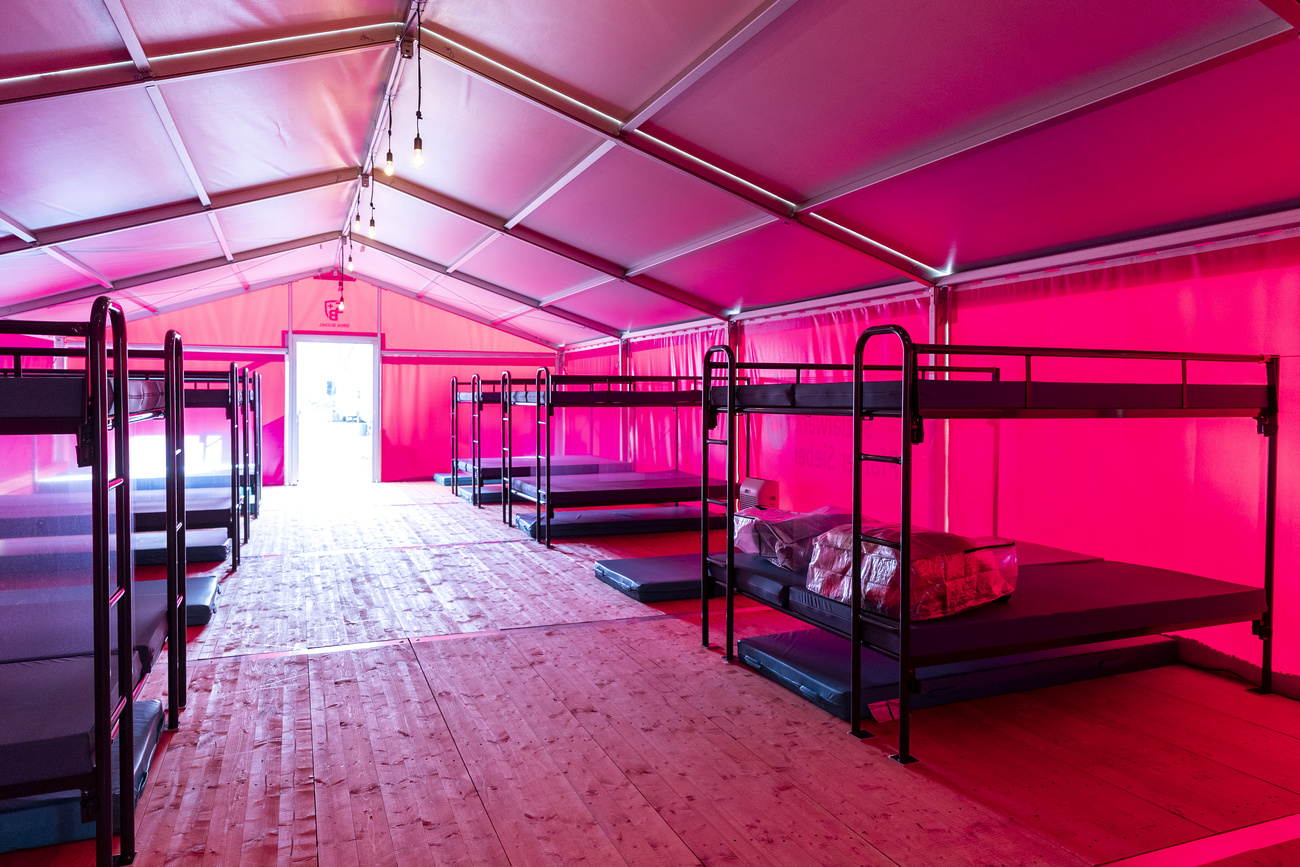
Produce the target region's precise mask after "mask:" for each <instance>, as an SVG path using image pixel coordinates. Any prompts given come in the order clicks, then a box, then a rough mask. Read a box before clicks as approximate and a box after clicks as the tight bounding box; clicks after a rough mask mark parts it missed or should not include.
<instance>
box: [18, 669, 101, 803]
mask: <svg viewBox="0 0 1300 867" xmlns="http://www.w3.org/2000/svg"><path fill="white" fill-rule="evenodd" d="M112 675H113V677H112V683H113V701H114V703H116V701H117V696H118V690H117V665H116V662H115V663H114V665H113V666H112ZM94 678H95V672H94V660H93V659H92V658H91V657H89V656H70V657H61V658H58V659H38V660H30V661H27V662H9V663H4V664H0V695H3V696H4V697H5V712H4V713H3V714H0V786H8V785H28V784H39V783H40V782H41V781H43V780H52V779H60V778H63V777H73V776H81V775H85V774H89V773H90V772H91V770H92V769H93V767H94V748H95V711H94V688H95V679H94Z"/></svg>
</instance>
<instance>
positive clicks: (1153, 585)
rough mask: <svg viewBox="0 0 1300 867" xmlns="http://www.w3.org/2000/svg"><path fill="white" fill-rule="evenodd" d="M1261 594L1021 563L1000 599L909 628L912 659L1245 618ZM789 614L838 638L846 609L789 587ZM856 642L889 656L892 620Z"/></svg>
mask: <svg viewBox="0 0 1300 867" xmlns="http://www.w3.org/2000/svg"><path fill="white" fill-rule="evenodd" d="M1264 607H1265V606H1264V591H1263V590H1262V589H1260V588H1257V587H1247V586H1244V585H1241V584H1230V583H1228V582H1226V581H1216V580H1214V579H1211V578H1202V577H1200V576H1197V575H1188V574H1186V573H1183V572H1173V571H1170V570H1167V569H1155V568H1152V567H1149V566H1138V565H1135V564H1132V563H1118V562H1114V561H1110V560H1097V561H1089V562H1082V563H1052V564H1044V565H1026V566H1021V567H1020V569H1019V576H1018V578H1017V583H1016V591H1015V592H1014V593H1013V594H1011V596H1009V597H1006V599H1005V600H1003V601H1000V602H995V603H993V604H990V605H985V606H983V607H981V608H976V609H973V610H971V611H965V612H962V613H961V614H957V615H954V616H952V617H944V618H939V619H937V620H925V621H919V622H916V623H913V625H912V630H911V636H912V645H911V648H912V653H913V654H914V655H915V656H917V657H933V658H934V660H933V661H936V662H938V661H943V658H944V657H953V656H956V655H960V654H978V653H1005V652H1009V651H1011V650H1014V649H1022V648H1027V647H1030V646H1034V645H1037V646H1042V647H1047V646H1052V645H1058V646H1059V645H1062V644H1066V643H1072V642H1073V643H1079V642H1085V641H1101V640H1106V639H1109V638H1116V637H1121V636H1125V635H1137V634H1141V633H1144V632H1147V633H1149V632H1166V631H1172V630H1175V629H1188V628H1192V627H1195V626H1203V625H1210V624H1216V623H1229V622H1235V621H1243V620H1254V619H1257V618H1258V617H1260V616H1261V615H1262V614H1263V611H1264ZM789 610H790V611H791V612H793V613H794V614H796V615H798V616H800V617H803V618H806V619H808V620H810V621H812V622H814V623H818V624H823V625H826V626H828V627H829V628H831V629H833V630H838V631H840V632H842V633H847V632H848V630H849V628H850V618H849V606H848V605H845V604H844V603H841V602H836V601H834V600H831V599H827V598H826V597H824V596H818V595H817V594H815V593H812V592H810V591H808V590H807V589H805V588H803V587H792V588H791V589H790V591H789ZM864 622H865V626H864V628H865V632H864V635H865V640H866V641H867V642H868V643H869V644H871V645H872V646H875V647H878V648H880V649H882V650H884V651H885V652H886V653H896V652H897V651H898V634H897V624H896V623H895V622H891V621H889V620H888V619H886V618H880V617H868V618H867V619H866V620H865V621H864Z"/></svg>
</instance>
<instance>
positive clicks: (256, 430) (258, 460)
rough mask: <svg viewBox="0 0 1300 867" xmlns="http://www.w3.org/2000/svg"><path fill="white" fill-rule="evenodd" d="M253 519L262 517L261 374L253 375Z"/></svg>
mask: <svg viewBox="0 0 1300 867" xmlns="http://www.w3.org/2000/svg"><path fill="white" fill-rule="evenodd" d="M253 517H254V518H260V517H262V374H260V373H255V374H253Z"/></svg>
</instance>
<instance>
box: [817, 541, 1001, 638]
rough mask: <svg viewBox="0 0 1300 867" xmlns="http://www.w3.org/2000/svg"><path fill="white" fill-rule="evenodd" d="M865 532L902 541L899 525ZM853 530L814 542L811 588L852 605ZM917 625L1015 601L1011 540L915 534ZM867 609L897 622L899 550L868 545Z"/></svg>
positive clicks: (865, 563) (865, 554)
mask: <svg viewBox="0 0 1300 867" xmlns="http://www.w3.org/2000/svg"><path fill="white" fill-rule="evenodd" d="M862 531H863V532H864V533H866V534H868V535H871V536H876V537H878V538H881V539H885V540H886V541H891V542H896V541H898V539H899V525H898V524H876V525H869V524H864V525H863V527H862ZM853 535H854V534H853V527H852V525H850V524H846V525H844V526H841V527H836V528H835V529H834V530H831V531H830V532H827V533H824V534H823V535H821V536H819V537H817V539H816V540H815V541H814V542H813V550H812V562H811V563H810V564H809V569H808V583H807V588H808V589H809V590H811V591H812V592H814V593H817V594H819V595H821V596H825V597H828V598H830V599H834V600H836V601H839V602H844V603H847V602H849V601H850V595H851V593H852V589H851V587H852V585H850V584H849V582H848V573H849V570H850V569H851V568H852V551H853V549H852V547H851V546H852V544H853ZM911 554H912V576H911V578H912V600H911V606H910V609H911V616H912V619H913V620H932V619H934V618H936V617H946V616H948V615H950V614H957V613H959V612H961V611H966V610H969V609H971V608H977V607H979V606H981V605H985V604H987V603H989V602H994V601H996V600H998V599H1001V598H1003V597H1005V596H1009V595H1010V594H1011V593H1012V591H1014V590H1015V589H1016V572H1017V566H1016V546H1015V543H1014V542H1012V541H1010V540H1006V539H987V538H985V539H980V540H978V541H977V540H973V539H968V538H966V537H965V536H958V535H955V534H953V533H939V532H936V531H934V530H913V531H912V551H911ZM861 582H862V609H863V610H864V611H873V612H876V613H878V614H883V615H885V616H887V617H897V616H898V613H899V597H900V595H901V594H900V591H899V576H898V551H897V550H896V549H894V548H890V547H888V546H885V545H877V544H874V543H871V542H863V544H862V575H861Z"/></svg>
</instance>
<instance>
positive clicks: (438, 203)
mask: <svg viewBox="0 0 1300 867" xmlns="http://www.w3.org/2000/svg"><path fill="white" fill-rule="evenodd" d="M375 179H376V180H377V181H379V182H380V183H382V184H386V185H388V186H390V187H392V188H393V189H395V190H397V191H398V192H401V193H405V194H406V195H408V196H411V197H413V198H416V199H419V200H420V201H422V202H425V203H426V204H430V205H433V206H434V207H437V208H442V209H443V210H445V211H449V212H451V213H453V214H456V215H458V216H461V217H464V218H465V219H467V220H472V221H473V222H475V223H478V224H479V225H482V226H486V227H487V228H489V229H492V230H494V231H497V232H500V233H501V234H504V235H509V236H510V237H512V238H517V239H519V240H521V241H523V242H525V243H527V244H531V245H532V246H534V247H538V248H539V249H542V250H546V251H547V252H549V253H554V254H555V255H557V256H560V257H562V258H564V259H568V260H569V261H571V262H577V263H579V264H581V265H585V266H587V267H588V268H590V269H592V270H593V271H599V272H601V273H602V274H607V275H609V276H610V277H614V278H615V279H618V280H625V281H627V282H628V283H631V284H632V285H634V286H638V287H640V288H642V289H645V290H646V291H648V292H653V293H654V294H656V295H661V296H663V297H665V298H670V299H672V300H673V301H676V302H677V303H679V304H684V305H686V306H687V307H690V308H692V309H694V310H699V311H700V312H701V313H706V314H708V315H709V316H712V317H714V318H715V319H722V318H725V317H724V316H723V314H722V311H721V310H720V309H719V308H717V307H715V306H714V305H713V304H710V303H709V302H707V301H705V300H703V299H701V298H697V297H695V296H694V295H691V294H690V293H688V292H684V291H682V290H681V289H677V288H675V287H672V286H669V285H667V284H665V283H660V282H659V281H657V280H652V279H650V278H648V277H644V276H634V277H629V276H628V275H627V272H626V271H625V270H624V269H623V268H621V267H619V266H618V265H616V264H614V263H613V262H610V261H608V260H607V259H602V258H601V257H599V256H596V255H595V254H593V253H588V252H586V251H585V250H579V249H578V248H576V247H571V246H569V245H568V244H565V243H563V242H562V241H557V240H555V239H553V238H548V237H547V236H545V235H542V234H540V233H538V232H534V231H532V230H531V229H528V228H525V227H524V226H514V227H513V228H509V229H507V228H506V226H505V223H504V222H503V221H502V220H501V219H500V218H499V217H495V216H493V215H491V214H488V213H487V212H485V211H480V210H479V209H477V208H475V207H473V206H471V205H466V204H465V203H463V202H458V201H456V200H455V199H452V198H449V197H447V196H444V195H442V194H440V193H435V192H433V191H432V190H427V189H425V188H424V187H421V186H419V185H418V184H412V183H410V182H408V181H404V180H402V179H401V178H385V177H383V176H382V175H376V176H375Z"/></svg>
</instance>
